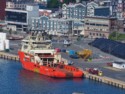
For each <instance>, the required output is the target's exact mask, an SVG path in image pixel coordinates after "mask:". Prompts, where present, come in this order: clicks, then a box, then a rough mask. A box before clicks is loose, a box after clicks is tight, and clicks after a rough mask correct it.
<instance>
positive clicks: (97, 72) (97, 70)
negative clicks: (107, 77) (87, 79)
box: [86, 68, 102, 76]
mask: <svg viewBox="0 0 125 94" xmlns="http://www.w3.org/2000/svg"><path fill="white" fill-rule="evenodd" d="M86 71H87V72H88V73H91V74H94V75H98V76H102V71H101V70H99V69H98V68H86Z"/></svg>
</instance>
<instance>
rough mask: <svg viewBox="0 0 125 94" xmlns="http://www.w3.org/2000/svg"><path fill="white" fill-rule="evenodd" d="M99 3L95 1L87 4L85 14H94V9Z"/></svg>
mask: <svg viewBox="0 0 125 94" xmlns="http://www.w3.org/2000/svg"><path fill="white" fill-rule="evenodd" d="M98 6H99V5H98V4H97V3H95V2H90V3H88V4H87V16H94V9H95V8H97V7H98Z"/></svg>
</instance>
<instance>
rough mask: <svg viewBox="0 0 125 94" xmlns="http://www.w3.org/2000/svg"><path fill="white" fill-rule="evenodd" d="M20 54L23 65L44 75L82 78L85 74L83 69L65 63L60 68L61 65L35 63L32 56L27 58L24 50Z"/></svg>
mask: <svg viewBox="0 0 125 94" xmlns="http://www.w3.org/2000/svg"><path fill="white" fill-rule="evenodd" d="M18 54H19V58H20V62H21V63H22V67H23V68H24V69H26V70H29V71H33V72H37V73H40V74H42V75H46V76H49V77H55V78H80V77H83V75H84V74H83V72H82V71H81V70H79V69H77V68H75V67H73V66H69V65H63V68H60V66H56V67H49V66H43V65H42V66H41V65H39V64H35V63H34V62H31V61H30V57H29V58H26V57H25V53H24V52H22V51H19V52H18Z"/></svg>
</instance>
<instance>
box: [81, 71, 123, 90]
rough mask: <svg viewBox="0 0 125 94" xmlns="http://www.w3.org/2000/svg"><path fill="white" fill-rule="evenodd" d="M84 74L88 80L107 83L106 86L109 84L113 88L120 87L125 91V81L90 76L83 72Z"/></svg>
mask: <svg viewBox="0 0 125 94" xmlns="http://www.w3.org/2000/svg"><path fill="white" fill-rule="evenodd" d="M83 72H84V74H85V78H88V79H91V80H94V81H98V82H102V83H105V84H108V85H111V86H115V87H118V88H121V89H125V82H124V81H120V80H117V79H113V78H110V77H106V76H97V75H93V74H90V73H88V72H86V71H83Z"/></svg>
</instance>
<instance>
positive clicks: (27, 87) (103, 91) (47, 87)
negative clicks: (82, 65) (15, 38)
mask: <svg viewBox="0 0 125 94" xmlns="http://www.w3.org/2000/svg"><path fill="white" fill-rule="evenodd" d="M73 92H84V94H125V90H122V89H119V88H116V87H112V86H109V85H106V84H102V83H98V82H95V81H92V80H88V79H85V78H84V79H68V80H66V79H54V78H50V77H46V76H42V75H39V74H37V73H33V72H30V71H27V70H24V69H22V66H21V64H20V63H19V62H15V61H7V60H2V59H0V94H72V93H73Z"/></svg>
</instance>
